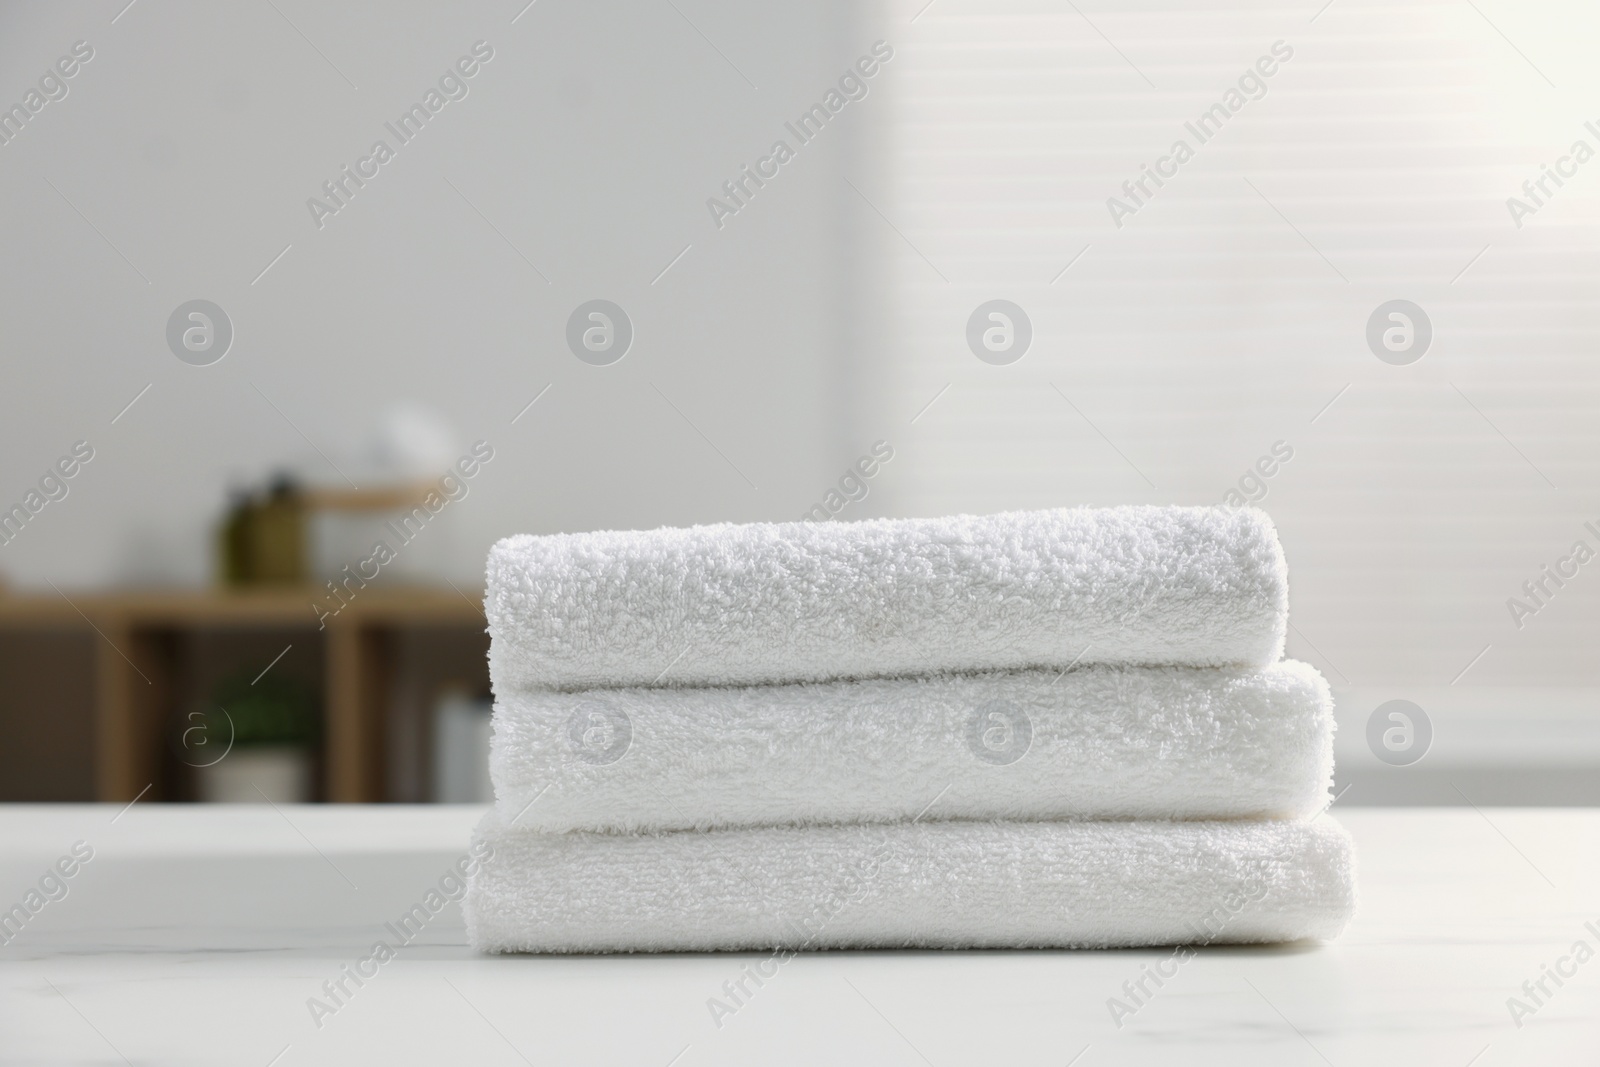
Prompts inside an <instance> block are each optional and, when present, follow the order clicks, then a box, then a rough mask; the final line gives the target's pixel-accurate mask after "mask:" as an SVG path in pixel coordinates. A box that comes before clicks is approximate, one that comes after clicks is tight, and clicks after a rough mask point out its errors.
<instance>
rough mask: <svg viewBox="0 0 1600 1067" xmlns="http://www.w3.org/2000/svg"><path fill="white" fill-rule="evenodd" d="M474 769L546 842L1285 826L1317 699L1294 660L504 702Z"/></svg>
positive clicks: (1319, 790) (1315, 727) (1315, 730)
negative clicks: (637, 834) (883, 827)
mask: <svg viewBox="0 0 1600 1067" xmlns="http://www.w3.org/2000/svg"><path fill="white" fill-rule="evenodd" d="M490 769H491V772H492V774H493V776H494V785H495V795H496V796H497V797H499V799H500V805H501V807H502V808H503V809H505V810H507V811H510V812H513V813H516V812H522V815H521V816H520V817H519V818H518V820H517V825H518V826H519V827H521V828H525V829H529V830H544V831H552V832H558V833H559V832H565V831H568V830H600V831H636V830H683V829H708V828H713V827H729V826H770V825H779V824H784V823H800V824H807V823H830V822H893V821H897V820H906V819H912V818H914V817H916V816H918V815H920V814H922V812H923V810H924V809H927V808H928V806H929V802H930V801H931V800H932V799H933V797H934V796H935V794H937V795H938V798H939V799H938V803H937V804H935V805H933V807H932V809H931V812H930V813H931V815H932V816H933V817H936V818H939V819H1059V818H1102V819H1117V818H1142V819H1175V818H1176V819H1205V818H1212V819H1225V818H1238V817H1277V818H1292V817H1295V816H1301V815H1309V814H1311V813H1312V812H1314V811H1316V810H1318V809H1319V808H1321V807H1323V806H1324V805H1325V804H1326V803H1327V802H1328V790H1329V786H1330V785H1331V784H1332V774H1333V701H1332V698H1331V696H1330V694H1329V692H1328V685H1327V683H1326V682H1325V681H1323V679H1322V676H1321V675H1320V674H1318V673H1317V671H1316V670H1315V668H1313V667H1311V666H1309V665H1307V664H1304V663H1296V662H1293V661H1284V662H1282V663H1278V664H1274V665H1273V666H1271V667H1263V668H1260V669H1242V668H1200V667H1104V666H1100V667H1076V668H1073V669H1072V670H1070V671H1066V672H1064V673H1062V672H1057V671H1001V672H991V673H983V674H942V675H933V676H931V677H921V678H887V679H868V680H863V681H844V682H823V683H818V684H812V685H778V686H757V687H749V688H731V687H728V688H706V689H666V688H631V689H594V690H587V691H585V692H582V693H554V692H512V693H509V694H502V696H501V698H500V700H499V702H498V703H497V704H496V707H495V722H494V745H493V749H492V753H491V756H490ZM535 801H536V802H535Z"/></svg>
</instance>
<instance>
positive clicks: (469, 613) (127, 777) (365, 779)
mask: <svg viewBox="0 0 1600 1067" xmlns="http://www.w3.org/2000/svg"><path fill="white" fill-rule="evenodd" d="M321 592H322V591H321V590H318V589H316V588H314V587H306V588H263V589H259V590H257V589H250V590H239V591H233V590H219V591H198V590H197V591H193V592H187V591H150V592H143V591H132V592H119V593H105V594H98V593H97V594H83V595H77V594H71V593H64V594H62V595H59V596H57V595H32V594H30V595H4V594H0V635H3V634H4V633H6V632H7V631H10V632H13V633H15V632H18V631H43V630H62V629H81V630H85V631H90V632H92V633H94V634H96V635H97V636H96V638H95V640H94V667H93V671H94V687H93V689H94V713H93V720H92V722H93V734H94V736H93V749H94V768H95V771H94V780H95V793H96V796H97V799H99V800H102V801H122V802H126V801H131V800H133V799H134V798H135V797H136V796H138V795H139V794H140V793H141V791H143V790H145V789H146V788H147V787H149V786H150V785H151V784H153V783H155V782H157V781H158V780H159V779H160V777H161V763H162V749H161V746H162V743H163V731H164V730H165V729H166V728H167V724H168V723H169V722H170V718H171V715H172V714H173V711H174V700H175V697H174V694H175V691H176V690H175V682H176V679H175V677H174V668H175V661H176V657H175V655H174V648H175V646H176V643H177V640H178V638H179V637H181V636H182V635H183V634H185V633H192V632H196V631H201V630H211V631H216V630H230V629H236V630H260V629H285V630H287V629H294V630H304V631H305V632H306V633H307V635H308V638H307V639H308V640H314V641H320V642H322V644H323V653H324V660H325V664H326V670H325V681H324V694H323V714H324V718H325V722H324V727H325V734H324V742H323V744H324V748H323V757H324V758H323V766H324V768H325V771H324V777H325V781H324V783H323V785H324V792H325V794H326V796H327V799H329V800H330V801H335V802H370V801H378V800H382V799H383V754H384V751H385V749H384V744H385V739H384V713H385V709H386V707H387V704H388V699H389V692H388V684H389V680H390V679H391V678H392V677H393V676H394V669H393V668H394V665H395V664H394V645H395V638H396V636H397V634H398V633H399V632H400V631H402V630H404V629H407V628H415V627H462V628H475V629H477V630H482V629H484V628H485V621H484V616H483V609H482V606H481V594H480V593H477V592H476V591H473V590H467V591H466V592H459V591H457V590H456V589H454V588H449V587H447V588H444V589H442V590H438V589H433V588H427V587H405V588H391V589H378V588H371V589H363V590H362V591H361V592H360V595H359V596H357V597H355V598H354V599H353V600H352V601H351V602H350V603H349V604H347V605H346V606H345V607H344V609H343V610H342V611H340V612H339V614H338V615H335V616H330V617H329V618H328V619H327V620H326V626H325V627H324V628H322V629H320V630H319V629H318V625H317V618H316V614H315V612H314V610H313V609H312V607H311V604H312V603H314V602H320V600H321V597H320V596H319V594H320V593H321ZM474 596H477V597H478V598H479V599H477V600H474V599H472V598H473V597H474Z"/></svg>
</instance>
